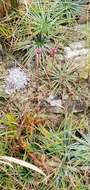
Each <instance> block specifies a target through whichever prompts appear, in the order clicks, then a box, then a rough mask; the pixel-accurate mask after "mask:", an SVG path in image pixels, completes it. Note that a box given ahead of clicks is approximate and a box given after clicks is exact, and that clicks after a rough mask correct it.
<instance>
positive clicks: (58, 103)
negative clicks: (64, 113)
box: [46, 95, 62, 108]
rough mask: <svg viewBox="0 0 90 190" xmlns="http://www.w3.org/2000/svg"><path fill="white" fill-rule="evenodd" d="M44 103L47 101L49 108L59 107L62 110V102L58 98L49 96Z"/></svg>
mask: <svg viewBox="0 0 90 190" xmlns="http://www.w3.org/2000/svg"><path fill="white" fill-rule="evenodd" d="M46 101H47V102H48V103H49V104H50V105H51V106H54V107H61V108H62V100H61V99H60V97H57V96H53V95H50V96H49V97H48V98H47V99H46Z"/></svg>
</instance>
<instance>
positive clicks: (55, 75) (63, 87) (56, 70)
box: [41, 62, 79, 94]
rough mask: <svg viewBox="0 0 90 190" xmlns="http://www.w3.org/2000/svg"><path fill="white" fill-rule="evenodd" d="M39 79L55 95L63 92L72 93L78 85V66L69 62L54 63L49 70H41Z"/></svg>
mask: <svg viewBox="0 0 90 190" xmlns="http://www.w3.org/2000/svg"><path fill="white" fill-rule="evenodd" d="M41 77H42V79H43V81H44V83H45V84H46V85H47V86H49V85H50V88H51V89H52V91H53V92H54V93H55V94H58V93H61V92H63V91H66V92H72V93H73V91H75V88H76V83H78V77H79V75H78V66H76V65H73V64H72V63H69V62H66V63H55V64H52V66H50V68H49V67H48V68H46V69H45V68H44V69H42V71H41Z"/></svg>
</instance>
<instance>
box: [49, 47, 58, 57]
mask: <svg viewBox="0 0 90 190" xmlns="http://www.w3.org/2000/svg"><path fill="white" fill-rule="evenodd" d="M56 54H57V48H51V49H50V56H51V57H54V56H55V55H56Z"/></svg>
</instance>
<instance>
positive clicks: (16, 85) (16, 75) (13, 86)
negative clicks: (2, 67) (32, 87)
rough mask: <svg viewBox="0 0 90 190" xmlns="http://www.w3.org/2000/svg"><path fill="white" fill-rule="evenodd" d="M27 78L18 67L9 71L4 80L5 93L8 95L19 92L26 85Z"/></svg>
mask: <svg viewBox="0 0 90 190" xmlns="http://www.w3.org/2000/svg"><path fill="white" fill-rule="evenodd" d="M27 82H28V77H27V75H26V74H25V72H24V71H22V70H21V69H20V68H19V67H15V68H12V69H10V71H9V74H8V76H7V77H6V80H5V92H6V93H7V94H9V95H11V94H13V93H14V92H15V91H19V90H21V89H23V88H25V86H26V85H27Z"/></svg>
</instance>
